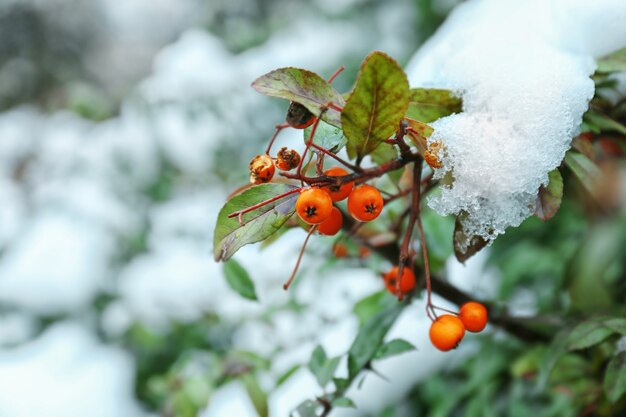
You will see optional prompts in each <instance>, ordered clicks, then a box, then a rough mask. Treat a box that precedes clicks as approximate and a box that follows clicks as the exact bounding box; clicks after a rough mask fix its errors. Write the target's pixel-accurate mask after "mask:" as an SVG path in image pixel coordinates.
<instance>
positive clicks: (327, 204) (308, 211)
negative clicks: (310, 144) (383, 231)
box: [250, 148, 384, 236]
mask: <svg viewBox="0 0 626 417" xmlns="http://www.w3.org/2000/svg"><path fill="white" fill-rule="evenodd" d="M299 163H300V155H299V154H298V153H297V152H296V151H294V150H293V149H292V150H287V148H282V149H281V150H280V151H279V152H278V155H277V158H276V162H274V160H273V159H272V157H270V156H269V155H257V156H256V157H255V158H253V159H252V161H250V182H252V183H253V184H260V183H266V182H269V181H270V180H271V179H272V177H273V176H274V172H275V167H278V169H280V170H283V171H289V170H291V169H294V168H295V167H297V166H298V164H299ZM324 175H326V176H328V177H341V176H345V175H348V171H346V170H345V169H343V168H340V167H333V168H330V169H327V170H326V171H324ZM346 197H347V198H348V212H349V213H350V215H352V217H354V218H355V219H356V220H359V221H362V222H368V221H371V220H374V219H375V218H376V217H378V216H379V215H380V213H381V211H382V209H383V206H384V200H383V197H382V195H381V194H380V192H379V191H378V190H377V189H376V188H374V187H372V186H371V185H367V184H363V185H360V186H358V187H355V186H354V182H347V183H344V184H341V185H329V186H325V187H320V188H315V187H310V188H306V189H303V190H302V191H301V192H300V195H299V196H298V200H297V201H296V212H297V213H298V216H300V218H301V219H302V221H304V222H305V223H308V224H311V225H317V231H318V232H319V233H320V234H322V235H328V236H332V235H334V234H336V233H337V232H338V231H339V230H340V229H341V226H342V224H343V217H342V215H341V211H340V210H339V209H338V208H337V207H335V206H334V205H333V203H336V202H338V201H342V200H344V199H345V198H346Z"/></svg>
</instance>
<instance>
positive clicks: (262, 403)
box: [240, 373, 269, 417]
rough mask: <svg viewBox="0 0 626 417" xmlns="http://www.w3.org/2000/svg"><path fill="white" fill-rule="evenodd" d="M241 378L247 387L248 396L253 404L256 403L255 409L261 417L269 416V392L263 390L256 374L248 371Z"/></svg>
mask: <svg viewBox="0 0 626 417" xmlns="http://www.w3.org/2000/svg"><path fill="white" fill-rule="evenodd" d="M240 379H241V382H242V383H243V386H244V387H245V388H246V391H247V392H248V396H249V397H250V400H251V401H252V405H254V409H255V410H256V412H257V413H258V414H259V417H268V415H269V408H268V406H267V393H266V392H265V391H263V389H262V388H261V386H260V385H259V381H257V378H256V376H255V375H254V374H251V373H247V374H244V375H243V376H242V377H241V378H240Z"/></svg>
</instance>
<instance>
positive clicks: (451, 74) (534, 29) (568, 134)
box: [407, 0, 626, 241]
mask: <svg viewBox="0 0 626 417" xmlns="http://www.w3.org/2000/svg"><path fill="white" fill-rule="evenodd" d="M624 21H626V4H625V3H624V2H623V1H619V0H603V1H599V2H593V4H589V3H586V2H585V1H565V0H553V1H544V0H534V1H526V2H519V1H514V0H507V1H502V0H475V1H470V2H467V3H464V4H463V5H461V6H459V7H458V8H456V9H455V10H454V11H453V13H452V14H451V15H450V17H449V18H448V20H447V21H446V22H445V23H444V25H443V26H442V27H441V28H440V29H439V31H438V32H437V33H436V34H435V36H433V38H431V40H430V41H429V42H427V43H426V44H425V45H424V46H423V48H422V49H421V50H420V51H419V52H418V53H417V54H416V55H415V56H414V58H413V59H412V61H411V62H410V64H409V66H408V70H407V72H408V74H409V79H410V82H411V85H413V86H426V87H442V88H448V89H452V90H454V91H457V92H458V93H460V94H461V95H462V97H463V113H461V114H455V115H451V116H448V117H445V118H442V119H440V120H438V121H436V122H434V123H433V127H434V128H435V133H434V134H433V136H432V138H431V139H430V140H431V141H441V142H442V143H443V144H444V146H445V151H442V153H443V155H442V156H443V164H444V166H443V168H441V169H438V170H437V172H436V177H437V178H443V177H444V176H445V175H446V174H451V176H452V178H453V182H452V185H451V186H449V187H443V189H442V192H441V194H440V195H437V196H432V197H431V198H429V200H428V204H429V205H430V206H431V207H432V208H433V209H435V210H436V211H437V212H439V213H440V214H442V215H446V214H459V213H462V212H466V213H468V220H467V222H466V224H465V225H464V227H465V229H466V230H465V232H466V234H467V235H468V236H471V235H480V236H482V237H484V238H485V239H487V240H490V241H491V240H493V239H495V237H496V236H497V235H499V234H502V233H504V231H505V229H506V228H507V227H510V226H518V225H519V224H520V223H521V222H522V221H523V220H524V219H526V218H527V217H528V216H530V215H531V214H532V212H533V209H534V205H535V198H536V195H537V190H538V189H539V186H540V185H542V184H546V183H547V180H548V172H550V171H551V170H552V169H554V168H556V167H558V166H559V165H560V163H561V161H562V159H563V156H564V155H565V152H566V151H567V150H568V149H569V147H570V143H571V140H572V137H573V136H574V135H576V134H577V132H578V129H579V125H580V123H581V120H582V115H583V113H584V112H585V110H586V109H587V106H588V102H589V100H590V99H591V98H592V96H593V92H594V84H593V81H592V80H591V79H590V77H589V76H590V75H591V74H592V73H593V71H594V69H595V63H594V60H593V57H594V56H599V55H602V54H605V53H607V52H610V51H612V50H615V49H618V48H619V47H621V46H624V45H626V25H624V24H623V22H624Z"/></svg>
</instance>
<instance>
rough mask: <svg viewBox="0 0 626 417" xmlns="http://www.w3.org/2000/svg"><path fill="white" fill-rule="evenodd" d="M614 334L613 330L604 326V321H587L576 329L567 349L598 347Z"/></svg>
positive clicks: (570, 336) (569, 338)
mask: <svg viewBox="0 0 626 417" xmlns="http://www.w3.org/2000/svg"><path fill="white" fill-rule="evenodd" d="M613 333H614V331H613V330H612V329H610V328H608V327H605V326H604V324H603V323H602V319H597V318H594V319H591V320H587V321H584V322H582V323H580V324H579V325H577V326H576V327H574V329H573V330H572V332H571V333H570V335H569V337H568V341H569V342H568V346H567V347H568V349H569V350H578V349H585V348H588V347H591V346H593V345H597V344H598V343H600V342H602V341H603V340H604V339H606V338H607V337H609V336H610V335H611V334H613Z"/></svg>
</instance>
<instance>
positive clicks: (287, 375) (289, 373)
mask: <svg viewBox="0 0 626 417" xmlns="http://www.w3.org/2000/svg"><path fill="white" fill-rule="evenodd" d="M298 369H300V365H294V366H292V367H291V368H289V369H288V370H287V371H286V372H285V373H284V374H282V375H281V376H279V377H278V379H277V380H276V386H275V387H274V389H276V388H278V387H280V386H281V385H283V384H284V383H285V381H287V380H288V379H289V378H290V377H291V376H292V375H293V374H295V373H296V372H297V371H298Z"/></svg>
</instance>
